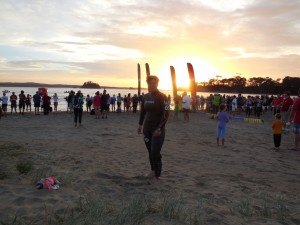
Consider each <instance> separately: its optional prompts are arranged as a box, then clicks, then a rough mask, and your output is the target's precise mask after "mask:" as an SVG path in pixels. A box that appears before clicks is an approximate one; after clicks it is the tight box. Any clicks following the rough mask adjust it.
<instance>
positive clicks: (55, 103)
mask: <svg viewBox="0 0 300 225" xmlns="http://www.w3.org/2000/svg"><path fill="white" fill-rule="evenodd" d="M53 103H54V111H55V112H57V106H58V96H57V93H54V95H53Z"/></svg>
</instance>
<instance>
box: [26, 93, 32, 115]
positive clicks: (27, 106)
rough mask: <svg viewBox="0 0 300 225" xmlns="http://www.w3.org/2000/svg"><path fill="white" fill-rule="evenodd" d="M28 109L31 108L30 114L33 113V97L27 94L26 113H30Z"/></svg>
mask: <svg viewBox="0 0 300 225" xmlns="http://www.w3.org/2000/svg"><path fill="white" fill-rule="evenodd" d="M28 108H29V112H31V95H30V94H27V96H26V112H28Z"/></svg>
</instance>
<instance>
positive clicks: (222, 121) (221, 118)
mask: <svg viewBox="0 0 300 225" xmlns="http://www.w3.org/2000/svg"><path fill="white" fill-rule="evenodd" d="M217 119H218V133H217V145H218V146H219V145H220V143H219V140H220V137H222V146H224V145H225V134H226V124H227V123H228V122H229V116H228V114H227V112H225V105H220V111H219V112H218V114H217Z"/></svg>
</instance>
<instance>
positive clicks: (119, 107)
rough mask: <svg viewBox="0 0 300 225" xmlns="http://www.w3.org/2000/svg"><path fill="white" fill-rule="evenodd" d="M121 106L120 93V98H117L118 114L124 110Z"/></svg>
mask: <svg viewBox="0 0 300 225" xmlns="http://www.w3.org/2000/svg"><path fill="white" fill-rule="evenodd" d="M121 104H122V97H121V94H120V93H119V94H118V96H117V107H118V108H117V112H121V111H122V109H121Z"/></svg>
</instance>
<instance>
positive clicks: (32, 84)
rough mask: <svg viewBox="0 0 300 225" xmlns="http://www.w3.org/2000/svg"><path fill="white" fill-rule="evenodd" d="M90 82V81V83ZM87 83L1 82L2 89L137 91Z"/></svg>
mask: <svg viewBox="0 0 300 225" xmlns="http://www.w3.org/2000/svg"><path fill="white" fill-rule="evenodd" d="M88 82H89V81H88ZM88 82H85V83H84V84H83V85H74V84H73V85H70V84H45V83H36V82H23V83H21V82H0V87H56V88H91V89H105V88H109V89H137V88H133V87H109V86H101V87H100V85H99V86H97V85H98V84H96V85H94V84H92V85H90V84H89V83H88Z"/></svg>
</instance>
